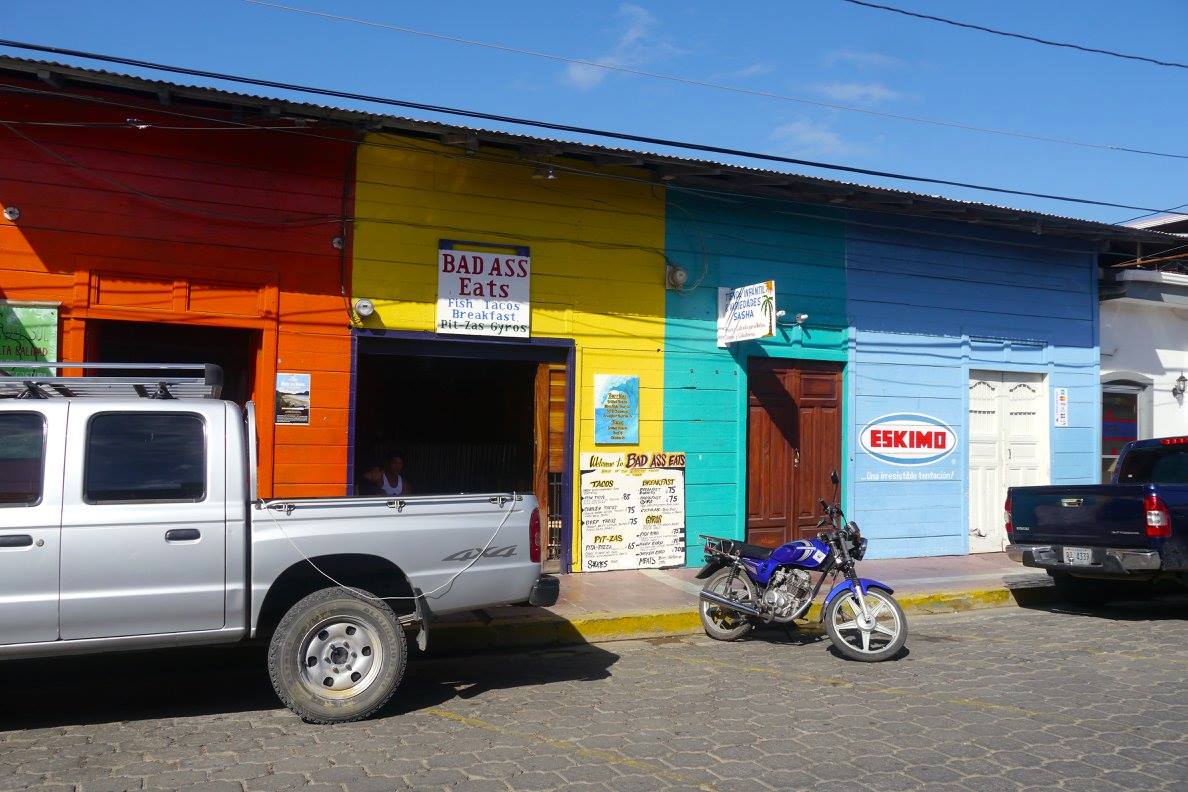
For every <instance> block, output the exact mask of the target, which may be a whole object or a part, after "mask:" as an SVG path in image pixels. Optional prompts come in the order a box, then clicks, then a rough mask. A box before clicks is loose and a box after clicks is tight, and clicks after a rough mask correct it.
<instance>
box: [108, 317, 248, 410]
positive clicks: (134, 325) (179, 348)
mask: <svg viewBox="0 0 1188 792" xmlns="http://www.w3.org/2000/svg"><path fill="white" fill-rule="evenodd" d="M259 348H260V332H259V331H258V330H240V329H237V328H231V327H202V326H195V325H180V324H161V323H156V322H115V321H95V320H89V321H88V322H87V358H88V359H89V360H91V361H93V362H95V363H214V364H216V365H219V366H222V368H223V398H225V399H230V400H232V401H234V402H237V403H239V404H240V405H243V404H246V403H247V402H248V401H249V400H250V399H251V398H252V389H253V386H254V385H255V380H256V353H257V351H258V350H259ZM105 373H109V374H111V375H112V376H120V374H121V372H118V371H113V372H105ZM132 373H133V372H128V374H132Z"/></svg>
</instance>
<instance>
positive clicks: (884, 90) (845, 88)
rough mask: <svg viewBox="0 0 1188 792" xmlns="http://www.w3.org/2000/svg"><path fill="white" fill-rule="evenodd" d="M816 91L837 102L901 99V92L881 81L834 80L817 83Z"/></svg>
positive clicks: (876, 102)
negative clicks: (825, 83) (823, 83)
mask: <svg viewBox="0 0 1188 792" xmlns="http://www.w3.org/2000/svg"><path fill="white" fill-rule="evenodd" d="M817 91H819V92H820V93H823V94H825V95H826V96H828V97H829V98H830V99H834V100H836V101H838V102H862V103H865V104H879V103H880V102H892V101H895V100H896V99H902V98H903V94H901V93H899V92H898V91H893V90H891V89H890V88H888V87H887V86H885V85H883V84H882V83H877V82H872V83H857V82H835V83H828V84H827V85H818V86H817Z"/></svg>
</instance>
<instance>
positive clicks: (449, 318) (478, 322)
mask: <svg viewBox="0 0 1188 792" xmlns="http://www.w3.org/2000/svg"><path fill="white" fill-rule="evenodd" d="M531 281H532V257H531V256H530V255H528V248H519V247H517V248H509V249H508V252H506V253H480V252H477V251H473V250H457V249H454V248H453V247H441V248H439V249H438V251H437V324H436V330H437V332H439V333H450V334H452V335H476V336H498V337H504V338H527V337H528V336H529V331H530V328H531V302H530V299H529V291H530V290H529V286H530V283H531Z"/></svg>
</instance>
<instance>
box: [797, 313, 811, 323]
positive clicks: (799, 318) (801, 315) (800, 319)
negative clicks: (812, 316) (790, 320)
mask: <svg viewBox="0 0 1188 792" xmlns="http://www.w3.org/2000/svg"><path fill="white" fill-rule="evenodd" d="M807 321H808V314H806V313H798V314H796V324H798V325H802V324H804V323H805V322H807Z"/></svg>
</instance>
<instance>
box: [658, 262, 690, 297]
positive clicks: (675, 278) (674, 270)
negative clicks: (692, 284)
mask: <svg viewBox="0 0 1188 792" xmlns="http://www.w3.org/2000/svg"><path fill="white" fill-rule="evenodd" d="M688 282H689V273H688V271H687V270H686V269H685V268H684V267H677V266H675V265H673V264H669V265H668V267H667V268H666V269H665V271H664V285H665V286H666V287H667V288H669V289H672V290H673V291H680V290H681V289H683V288H685V284H686V283H688Z"/></svg>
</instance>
